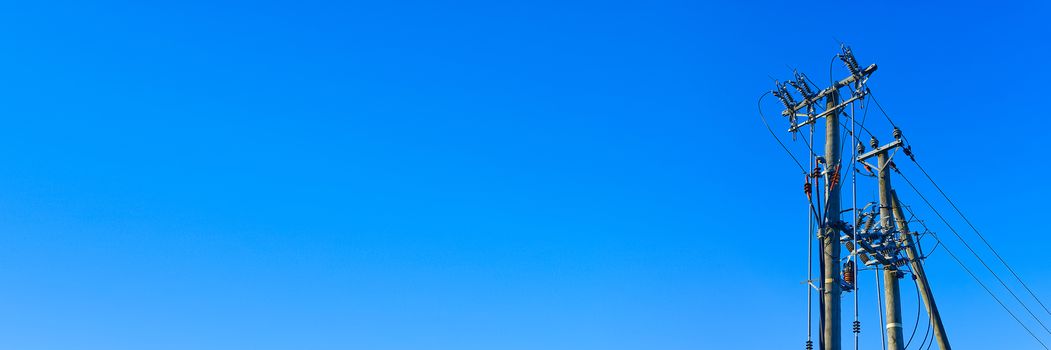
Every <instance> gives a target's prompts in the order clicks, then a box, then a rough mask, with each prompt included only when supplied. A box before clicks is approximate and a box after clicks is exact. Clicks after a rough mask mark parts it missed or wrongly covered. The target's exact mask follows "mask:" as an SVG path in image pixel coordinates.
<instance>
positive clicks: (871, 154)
mask: <svg viewBox="0 0 1051 350" xmlns="http://www.w3.org/2000/svg"><path fill="white" fill-rule="evenodd" d="M901 145H902V142H901V140H894V142H891V143H888V144H886V145H883V146H879V147H876V149H874V150H871V151H868V152H867V153H865V154H862V155H860V156H858V161H859V162H864V161H865V159H869V158H872V157H875V156H876V155H878V154H880V153H883V152H886V151H887V150H889V149H892V148H894V147H898V146H901Z"/></svg>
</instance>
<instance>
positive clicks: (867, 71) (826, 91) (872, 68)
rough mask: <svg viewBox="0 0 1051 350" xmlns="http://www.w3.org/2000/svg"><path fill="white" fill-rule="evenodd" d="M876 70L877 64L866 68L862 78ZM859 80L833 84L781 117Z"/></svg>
mask: <svg viewBox="0 0 1051 350" xmlns="http://www.w3.org/2000/svg"><path fill="white" fill-rule="evenodd" d="M876 68H877V67H876V64H875V63H873V64H872V65H870V66H868V68H865V69H864V70H862V71H861V77H862V78H865V77H868V76H869V75H871V74H872V72H875V71H876ZM857 80H858V77H856V76H853V75H852V76H849V77H846V78H844V79H843V80H840V81H838V82H836V83H835V84H832V86H829V87H827V88H825V89H824V90H821V92H819V93H817V95H814V96H813V97H810V98H808V99H804V100H803V102H799V103H797V104H796V106H795V107H793V108H788V109H785V110H784V111H782V112H781V115H783V116H789V115H792V114H795V113H796V111H798V110H800V109H803V107H806V106H807V105H809V104H813V103H815V102H817V101H819V100H821V99H822V98H824V97H825V96H826V95H828V94H831V93H832V92H835V91H838V90H839V89H840V88H842V87H844V86H847V85H850V84H851V83H854V82H855V81H857Z"/></svg>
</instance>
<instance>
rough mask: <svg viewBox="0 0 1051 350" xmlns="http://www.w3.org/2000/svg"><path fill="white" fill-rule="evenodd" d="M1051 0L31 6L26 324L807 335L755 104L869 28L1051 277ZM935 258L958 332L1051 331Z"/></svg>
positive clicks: (998, 238)
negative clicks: (1049, 204) (1048, 203)
mask: <svg viewBox="0 0 1051 350" xmlns="http://www.w3.org/2000/svg"><path fill="white" fill-rule="evenodd" d="M1049 10H1051V9H1049V6H1048V5H1047V4H1041V3H1038V2H1031V3H998V4H997V5H996V6H991V5H979V4H960V3H943V4H916V3H913V2H899V3H888V4H873V3H865V4H854V3H850V2H839V3H824V4H812V5H805V4H802V3H796V2H769V3H738V2H729V1H727V2H687V1H647V2H624V1H604V2H599V1H587V2H571V3H567V2H558V1H501V2H489V1H476V2H469V1H467V2H422V1H420V2H413V1H386V2H319V1H298V2H291V1H289V2H278V1H258V2H250V1H240V2H237V1H230V2H211V1H209V2H204V1H171V2H158V3H153V4H146V3H141V2H130V1H129V2H117V1H96V2H73V1H69V2H64V1H36V2H4V3H3V4H2V7H0V50H2V51H0V52H2V55H0V63H2V67H5V68H4V69H2V70H0V71H2V74H0V93H2V96H3V97H2V98H0V116H2V117H0V120H2V121H3V125H2V126H0V344H3V345H2V347H4V348H10V349H23V350H32V349H293V348H296V349H370V350H387V349H390V350H396V349H397V350H401V349H450V350H452V349H455V350H468V349H550V350H556V349H715V348H729V349H758V348H793V347H798V348H802V347H803V341H804V340H805V330H806V327H805V316H804V314H803V312H804V311H805V301H806V299H805V297H804V294H805V293H804V292H805V288H804V287H802V285H801V284H800V282H801V281H802V280H804V279H805V278H806V265H805V264H806V252H805V249H806V221H805V220H806V219H805V217H804V216H803V213H804V211H805V207H803V206H802V203H803V202H802V194H801V191H800V188H801V186H802V183H801V182H802V180H801V179H800V177H799V176H798V174H797V170H796V169H795V168H794V167H795V166H794V165H793V164H792V163H791V161H790V160H788V159H787V158H786V157H785V156H784V154H783V152H782V151H781V150H780V149H779V148H778V146H777V145H776V143H774V141H773V140H772V139H771V138H770V137H769V135H768V134H767V131H766V130H765V129H764V128H763V126H762V124H761V123H760V122H759V119H758V116H757V113H756V108H755V106H756V98H757V97H758V96H759V95H760V94H761V93H763V92H765V91H767V90H769V89H770V88H772V81H771V80H770V77H775V78H780V79H784V78H787V77H788V76H789V74H790V71H791V70H790V67H791V68H798V69H799V70H801V71H803V72H806V73H808V74H809V75H810V76H811V77H812V78H813V79H815V80H817V81H819V82H823V81H825V80H827V78H825V77H826V75H827V74H828V73H827V71H828V66H827V65H828V61H829V58H830V57H831V56H832V55H833V54H834V53H836V52H837V50H838V43H839V41H845V42H847V43H849V44H851V45H852V46H853V47H854V50H855V53H856V55H857V57H858V59H859V60H860V61H861V62H862V64H864V65H867V64H869V63H873V62H875V63H878V64H879V65H880V70H879V71H878V72H877V73H876V75H875V76H874V77H873V80H872V82H871V85H870V86H871V87H872V88H873V90H874V91H875V92H876V94H877V95H876V96H878V98H879V100H880V102H881V103H882V104H883V106H884V107H885V108H886V109H887V110H888V112H889V113H891V114H892V116H893V117H894V119H895V122H897V123H898V124H899V125H900V126H901V127H902V128H903V129H904V131H905V133H906V134H907V135H908V137H909V139H910V140H911V141H912V142H913V145H914V150H915V151H916V152H917V154H918V155H919V157H920V159H921V161H923V164H924V165H925V167H926V168H927V170H928V171H930V172H931V173H932V175H934V176H935V177H936V179H938V180H939V182H940V184H941V185H942V186H943V187H944V188H946V189H947V190H948V191H949V192H950V193H951V194H952V195H953V196H954V199H955V200H956V201H957V203H958V204H960V205H961V206H962V207H963V208H964V210H966V211H967V212H968V213H970V214H969V215H970V216H971V219H972V221H974V222H975V223H976V224H977V225H978V226H979V227H980V228H982V229H983V230H984V232H983V233H985V234H986V236H987V237H988V238H989V239H990V241H991V242H992V243H993V244H994V245H996V246H997V249H998V250H999V251H1000V253H1001V254H1002V255H1003V256H1005V257H1006V258H1007V259H1008V261H1009V262H1012V267H1014V268H1015V269H1016V270H1017V271H1018V272H1019V273H1020V274H1021V275H1022V276H1023V277H1024V278H1026V280H1027V282H1028V283H1029V284H1030V286H1032V287H1034V289H1036V290H1037V291H1038V293H1040V292H1044V293H1051V278H1049V277H1048V275H1047V273H1046V271H1047V270H1048V268H1049V266H1048V262H1047V261H1046V259H1043V258H1042V255H1044V254H1043V253H1044V249H1043V247H1046V246H1047V244H1048V243H1051V237H1049V235H1047V234H1046V233H1047V232H1046V231H1047V229H1046V225H1043V222H1042V221H1043V220H1042V216H1043V214H1044V212H1045V208H1044V207H1043V204H1044V203H1045V197H1046V196H1047V195H1048V194H1049V193H1051V187H1049V185H1048V183H1047V182H1046V181H1045V179H1046V174H1047V173H1048V171H1049V170H1051V169H1049V168H1051V166H1049V165H1048V163H1047V162H1045V161H1043V160H1042V159H1044V155H1045V154H1046V148H1047V140H1048V138H1047V137H1046V134H1045V133H1046V130H1049V129H1051V121H1048V118H1047V117H1048V112H1047V108H1046V106H1045V104H1044V103H1041V102H1042V101H1045V100H1046V99H1047V92H1046V87H1045V85H1046V82H1047V81H1049V78H1051V70H1049V69H1048V68H1046V62H1047V61H1048V59H1047V58H1048V54H1049V52H1051V47H1049V46H1048V43H1047V40H1046V38H1047V35H1048V34H1051V33H1049V31H1048V29H1047V26H1046V23H1045V22H1046V18H1047V17H1048V16H1049V15H1051V11H1049ZM836 69H837V71H836V74H838V75H842V74H844V73H843V71H842V69H841V67H840V66H838V65H837V66H836ZM766 102H770V103H768V104H766V106H769V107H770V108H772V110H773V109H776V104H775V103H773V102H774V101H773V100H767V101H766ZM870 117H873V118H876V117H878V115H876V114H873V115H870ZM873 120H874V123H875V122H879V121H880V119H878V118H877V119H873ZM873 128H874V131H875V130H882V132H884V134H885V135H886V138H887V139H889V132H890V131H889V127H888V126H886V125H885V123H884V124H873ZM880 128H882V129H880ZM876 132H877V133H878V132H879V131H876ZM903 170H905V171H908V170H909V169H903ZM918 176H919V175H912V177H911V178H912V179H922V178H919V177H918ZM926 189H927V190H928V192H929V193H931V194H933V193H934V192H931V191H933V190H932V189H929V188H926ZM901 192H902V197H903V198H902V200H903V201H907V202H910V203H913V202H914V201H915V199H916V198H915V197H914V196H912V195H911V193H908V191H907V189H902V190H901ZM915 204H917V205H919V203H918V202H915ZM945 212H946V213H948V208H947V207H945ZM927 219H928V220H931V221H933V220H935V218H934V217H933V216H930V215H928V217H927ZM954 223H955V222H954ZM931 226H932V228H934V229H935V230H943V229H942V228H939V226H938V225H931ZM958 227H959V228H961V229H962V228H964V226H962V223H959V225H958ZM940 232H941V231H940ZM963 233H967V232H966V231H964V232H963ZM943 237H949V238H951V236H948V235H947V234H946V235H943ZM956 251H958V253H963V252H965V251H964V250H963V249H962V248H959V247H956ZM973 266H975V267H976V268H977V267H979V266H980V265H973ZM928 271H929V273H931V274H932V276H931V280H932V283H934V288H935V293H936V295H937V297H938V300H939V303H940V306H941V307H942V309H943V310H942V313H943V316H944V317H945V318H946V326H947V327H948V331H949V336H950V338H951V339H953V340H954V341H955V343H956V345H957V348H960V349H966V348H988V347H990V346H992V347H994V348H1017V349H1022V348H1034V349H1035V348H1037V345H1036V343H1035V342H1033V341H1032V339H1029V338H1027V335H1026V334H1025V333H1023V332H1022V331H1020V330H1019V328H1018V327H1017V326H1016V325H1014V324H1013V323H1012V322H1013V321H1012V320H1011V319H1010V318H1009V316H1007V315H1006V314H1005V313H1004V312H1003V311H1002V310H1000V309H999V307H998V306H997V305H996V304H995V303H994V302H993V301H992V300H990V299H989V298H988V297H987V296H986V295H985V294H984V292H983V291H982V290H981V289H980V288H979V287H977V286H976V285H975V284H974V283H973V282H972V281H971V280H970V279H969V277H968V276H967V275H965V274H964V273H963V272H962V271H961V270H960V269H959V267H958V266H956V265H955V263H954V262H952V261H951V260H950V259H949V258H948V256H946V255H938V254H935V255H934V256H932V258H931V259H930V260H929V263H928ZM861 278H862V279H863V281H867V280H871V278H872V275H871V274H865V275H863V276H862V277H861ZM990 281H993V280H991V279H990ZM993 283H995V282H993ZM903 285H907V283H903ZM862 293H863V294H862V295H860V297H861V299H862V309H861V312H862V313H864V314H865V315H866V316H865V317H864V318H863V320H862V321H863V333H862V337H863V342H864V343H865V344H866V345H872V344H877V346H878V340H879V333H878V329H879V326H878V325H877V321H876V320H875V319H874V315H875V313H874V312H875V303H876V301H875V300H874V295H873V294H872V293H871V291H863V292H862ZM1044 295H1046V296H1047V297H1048V298H1051V294H1044ZM906 299H907V300H906V301H905V306H904V309H905V310H906V311H905V312H904V314H905V315H906V316H905V320H906V323H907V324H908V323H910V322H912V320H913V318H912V317H913V312H914V310H915V308H914V306H915V304H914V301H913V300H912V299H911V297H907V298H906ZM850 305H852V304H850V303H848V304H846V306H845V309H846V310H849V309H850V307H851V306H850ZM1045 316H1047V315H1045ZM921 331H922V330H921ZM1043 336H1044V338H1045V339H1051V334H1043ZM868 348H876V347H872V346H870V347H868Z"/></svg>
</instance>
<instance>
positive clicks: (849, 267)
mask: <svg viewBox="0 0 1051 350" xmlns="http://www.w3.org/2000/svg"><path fill="white" fill-rule="evenodd" d="M856 273H857V270H855V269H854V261H853V260H848V261H847V263H846V264H843V282H847V284H849V285H852V286H853V285H854V275H855V274H856Z"/></svg>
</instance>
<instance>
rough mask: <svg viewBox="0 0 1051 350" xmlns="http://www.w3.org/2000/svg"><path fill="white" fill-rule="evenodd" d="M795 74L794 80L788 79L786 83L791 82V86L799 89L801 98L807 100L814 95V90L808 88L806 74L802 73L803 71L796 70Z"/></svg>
mask: <svg viewBox="0 0 1051 350" xmlns="http://www.w3.org/2000/svg"><path fill="white" fill-rule="evenodd" d="M795 76H796V80H795V81H790V82H788V83H789V84H791V85H792V87H794V88H796V91H799V95H801V96H803V100H808V99H810V98H811V97H814V90H812V89H811V88H810V85H809V84H807V82H806V75H803V73H798V72H796V73H795Z"/></svg>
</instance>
